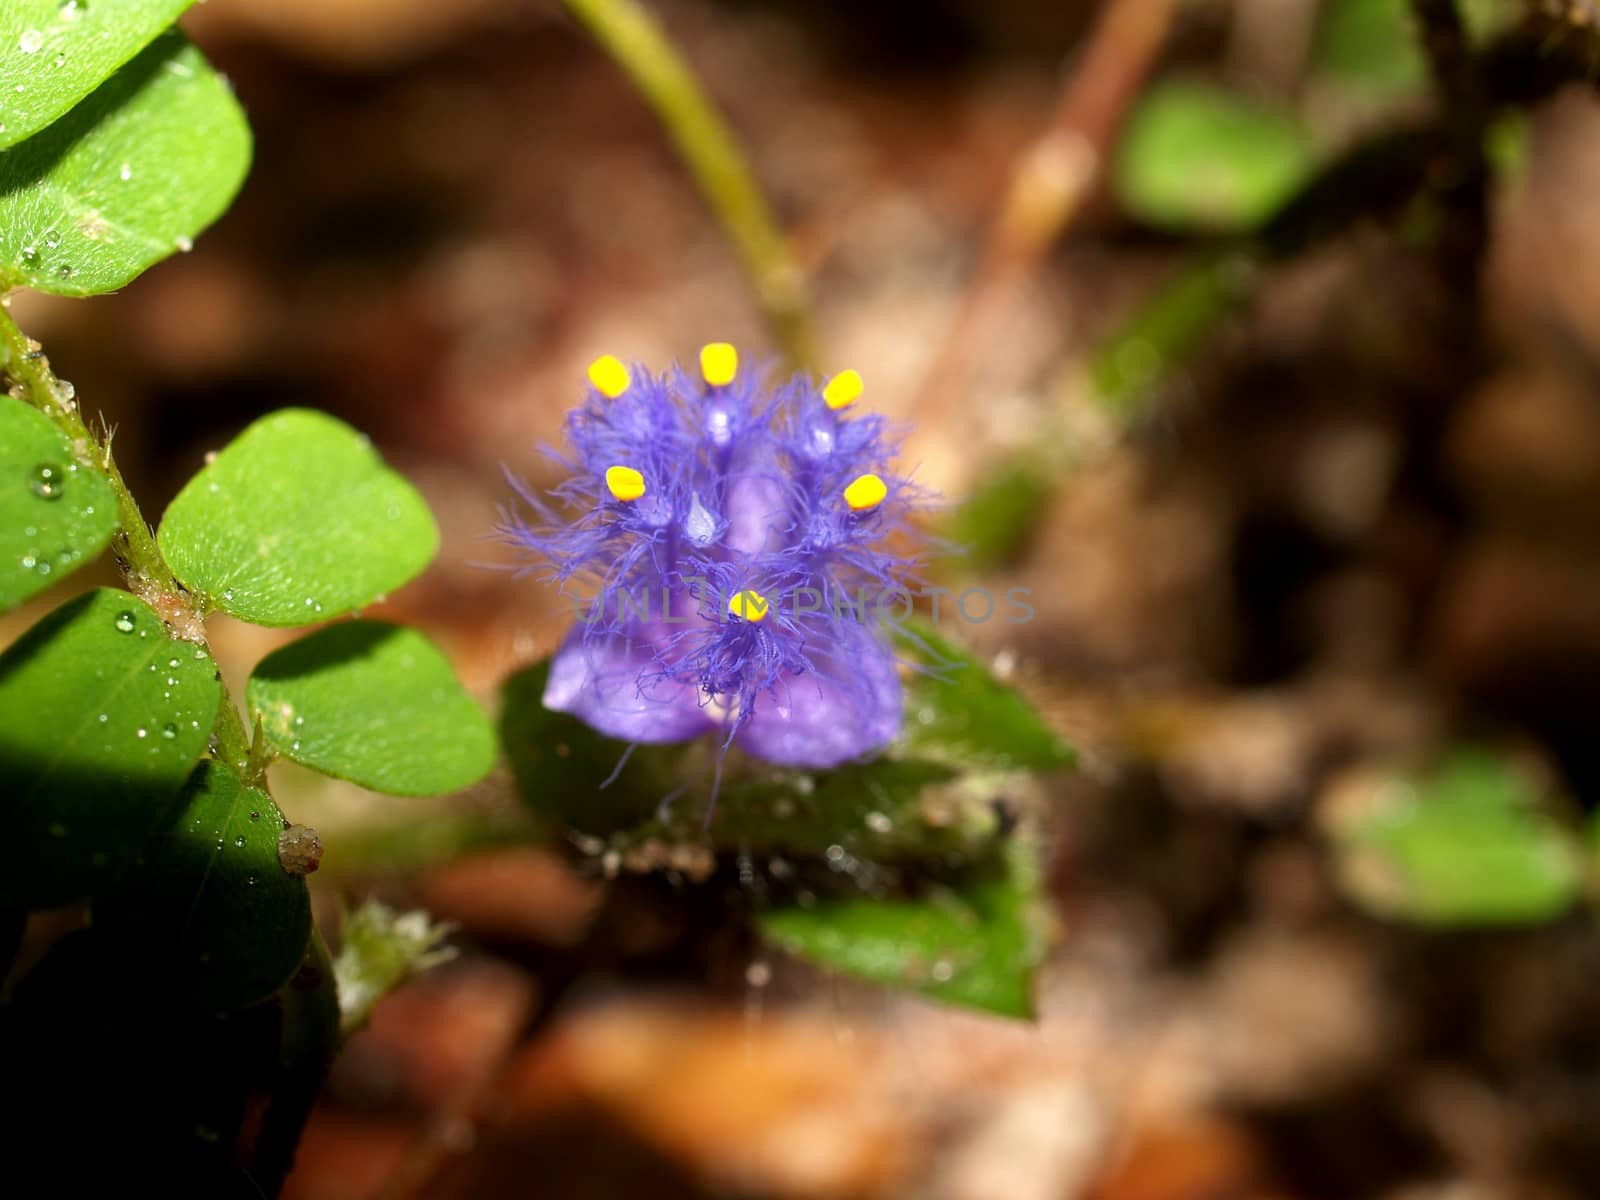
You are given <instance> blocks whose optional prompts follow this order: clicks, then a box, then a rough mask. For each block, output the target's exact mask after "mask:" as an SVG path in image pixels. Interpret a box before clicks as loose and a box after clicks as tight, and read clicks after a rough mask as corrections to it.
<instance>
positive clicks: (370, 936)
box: [333, 899, 455, 1037]
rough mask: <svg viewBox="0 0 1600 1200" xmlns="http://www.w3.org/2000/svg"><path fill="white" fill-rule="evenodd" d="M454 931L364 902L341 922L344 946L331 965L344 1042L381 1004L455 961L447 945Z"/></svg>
mask: <svg viewBox="0 0 1600 1200" xmlns="http://www.w3.org/2000/svg"><path fill="white" fill-rule="evenodd" d="M451 929H452V927H451V926H449V925H441V924H438V923H436V922H435V921H434V920H433V919H432V918H431V917H429V916H428V914H427V913H425V912H423V911H421V910H420V909H418V910H414V911H412V912H404V913H402V912H396V911H395V910H394V909H392V908H390V907H389V906H388V905H387V904H384V903H383V902H382V901H379V900H371V899H369V900H367V901H365V902H364V903H363V904H362V905H361V907H360V908H358V909H356V910H355V912H353V913H348V914H346V916H345V920H344V931H343V939H344V940H343V944H342V945H341V946H340V947H339V954H338V957H337V958H335V959H334V960H333V972H334V976H335V977H336V978H337V979H338V981H339V1025H340V1029H341V1031H342V1032H343V1033H344V1035H345V1036H346V1037H349V1036H350V1035H351V1034H352V1033H354V1032H355V1031H356V1030H358V1029H360V1028H361V1027H362V1026H363V1025H365V1024H366V1023H367V1018H368V1017H370V1016H371V1015H372V1010H373V1008H374V1007H376V1006H377V1003H378V1001H379V1000H381V999H383V998H384V996H386V995H388V994H389V993H390V992H392V991H394V989H395V988H397V987H399V986H400V985H401V984H402V983H404V982H405V981H406V980H408V979H410V978H411V977H412V976H414V975H417V974H418V973H420V972H422V971H426V970H428V969H429V968H430V967H435V966H438V965H439V964H440V963H443V962H448V961H449V960H450V959H452V958H454V957H455V948H454V947H452V946H446V945H445V944H444V939H445V938H447V937H449V936H450V932H451Z"/></svg>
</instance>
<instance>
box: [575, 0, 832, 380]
mask: <svg viewBox="0 0 1600 1200" xmlns="http://www.w3.org/2000/svg"><path fill="white" fill-rule="evenodd" d="M565 3H566V6H567V8H568V9H569V10H571V12H572V14H573V15H574V16H575V17H577V18H578V20H579V21H581V22H582V23H583V24H584V26H585V27H586V28H587V29H588V30H589V32H590V33H591V34H593V35H594V38H595V40H596V41H598V42H599V43H600V45H601V47H602V48H604V50H605V51H606V53H607V54H609V55H610V56H611V57H612V59H613V60H615V62H616V63H617V65H618V66H619V67H621V68H622V70H623V71H624V72H625V73H626V74H627V76H628V78H629V79H631V80H632V81H633V83H634V85H635V86H636V87H637V88H638V89H639V91H640V92H641V93H642V94H643V95H644V98H645V101H646V102H647V103H648V104H649V105H650V107H651V108H652V109H654V110H655V114H656V116H657V117H659V118H660V120H661V123H662V124H663V125H664V126H665V127H666V131H667V136H668V137H670V138H671V139H672V141H673V143H674V145H676V146H677V148H678V153H679V154H681V155H682V156H683V160H684V162H685V164H686V165H687V166H688V168H689V172H690V174H692V175H693V176H694V180H695V183H696V184H697V185H698V187H699V188H700V191H701V193H702V194H703V195H704V197H705V199H706V202H707V203H708V204H709V205H710V206H711V208H712V211H713V212H715V213H716V216H717V219H718V220H719V221H721V223H722V226H723V228H724V230H725V231H726V232H727V234H728V237H729V238H730V239H732V241H733V244H734V247H735V249H736V250H737V251H738V254H739V258H740V260H741V262H742V263H743V264H744V269H745V272H746V274H747V275H749V277H750V281H751V284H752V285H753V286H754V288H755V292H756V299H757V302H758V303H759V304H760V305H761V309H762V311H763V313H765V315H766V318H767V322H768V324H769V325H770V326H771V327H772V334H773V338H774V339H775V340H776V341H777V343H778V345H779V347H780V348H781V349H782V351H783V353H784V354H785V356H786V357H787V358H788V359H789V360H790V362H791V364H792V365H794V366H796V367H815V366H816V365H817V351H816V342H815V337H814V335H813V332H812V328H811V313H810V309H809V306H808V302H807V298H806V282H805V276H804V274H803V272H802V271H801V270H800V267H799V266H798V264H796V262H795V261H794V258H793V257H792V256H791V254H790V253H789V247H788V243H787V241H786V240H785V238H784V235H783V232H782V230H780V229H779V228H778V223H777V221H776V220H775V219H774V217H773V215H772V210H771V208H770V207H769V206H768V204H767V201H766V198H765V197H764V196H763V195H762V193H761V188H760V186H759V185H758V184H757V182H756V179H755V175H754V173H753V172H752V171H751V170H750V167H749V165H748V164H747V163H746V161H745V159H744V156H743V155H742V154H741V153H740V152H739V146H738V143H737V141H736V140H735V138H734V136H733V132H732V130H730V129H729V128H728V125H727V123H726V122H725V121H724V120H723V119H722V117H721V115H720V114H718V112H717V110H716V109H715V108H714V107H713V106H712V104H711V101H710V100H709V99H708V98H707V96H706V94H705V92H704V90H703V89H702V88H701V87H700V84H699V82H698V81H697V80H696V79H695V77H694V73H693V71H691V70H690V69H689V66H688V64H687V63H685V62H684V60H683V58H682V57H681V56H680V55H679V54H678V52H677V50H676V49H675V48H674V47H673V45H672V43H671V42H670V41H669V40H668V39H667V36H666V34H665V33H664V32H662V30H661V27H660V25H659V24H658V23H657V21H656V19H655V18H654V17H653V16H652V15H651V14H650V13H649V12H648V11H647V10H646V9H645V8H644V7H643V6H642V5H640V4H638V3H636V0H565Z"/></svg>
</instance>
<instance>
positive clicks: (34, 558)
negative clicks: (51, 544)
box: [22, 554, 39, 571]
mask: <svg viewBox="0 0 1600 1200" xmlns="http://www.w3.org/2000/svg"><path fill="white" fill-rule="evenodd" d="M38 565H39V556H38V555H36V554H24V555H23V556H22V569H23V570H24V571H31V570H33V569H34V567H36V566H38Z"/></svg>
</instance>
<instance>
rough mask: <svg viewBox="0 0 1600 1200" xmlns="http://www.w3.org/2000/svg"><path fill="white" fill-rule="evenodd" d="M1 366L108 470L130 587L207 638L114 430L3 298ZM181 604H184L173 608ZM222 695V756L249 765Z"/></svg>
mask: <svg viewBox="0 0 1600 1200" xmlns="http://www.w3.org/2000/svg"><path fill="white" fill-rule="evenodd" d="M0 367H3V368H4V370H5V373H6V375H7V376H8V377H9V378H10V380H11V395H12V396H13V397H14V398H16V399H18V400H21V401H22V402H24V403H26V404H30V405H32V406H33V407H34V408H36V409H38V410H39V411H40V412H42V413H43V414H44V415H45V416H47V417H48V418H50V421H51V423H52V424H54V425H55V427H56V428H57V429H59V430H60V431H61V433H62V435H63V436H64V437H65V438H66V439H67V442H68V443H69V444H70V445H71V447H72V453H73V457H75V458H76V459H77V461H78V465H79V466H82V467H85V468H87V469H88V470H91V471H95V472H98V473H99V474H101V475H104V476H105V477H106V479H107V480H108V481H109V482H110V484H111V490H112V492H114V493H115V495H116V497H117V520H118V534H117V546H116V556H117V560H118V563H119V564H120V566H121V568H122V575H123V578H124V579H125V580H126V581H127V583H128V587H129V588H130V590H132V591H133V592H134V594H135V595H137V596H139V597H140V598H141V599H144V600H147V601H148V600H149V599H151V598H152V597H154V598H156V599H157V600H158V601H159V603H158V604H157V605H156V606H155V607H157V608H158V610H160V615H161V617H162V619H163V620H164V621H167V622H168V624H172V619H173V617H174V616H180V617H181V618H182V621H181V624H182V627H183V628H184V637H185V639H186V640H188V641H192V642H195V643H196V644H198V645H201V646H204V645H205V644H206V640H205V632H204V625H203V624H202V623H201V620H200V618H201V615H202V614H201V613H199V612H198V611H196V609H195V608H194V607H193V606H192V604H191V602H190V597H189V593H188V592H187V591H185V590H184V588H183V585H182V584H180V583H179V582H178V580H177V577H176V576H174V575H173V573H172V568H171V567H169V566H168V565H167V561H166V559H164V558H163V557H162V556H161V548H160V546H158V545H157V544H156V537H155V534H154V533H153V532H152V531H151V529H150V526H149V524H148V523H147V522H146V521H145V519H144V513H143V512H141V511H140V510H139V502H138V501H137V500H135V499H134V498H133V493H132V492H130V491H129V490H128V485H127V482H126V481H125V480H124V479H123V478H122V472H121V471H120V470H119V469H118V467H117V460H116V458H115V457H113V455H112V453H111V433H110V431H109V430H107V431H106V433H105V435H104V436H103V437H96V436H95V435H94V434H93V433H91V432H90V430H89V426H88V423H87V422H85V421H84V419H83V411H82V410H81V409H80V408H79V407H78V403H77V401H76V400H75V399H74V398H73V389H72V387H71V386H70V385H69V384H66V383H64V382H63V381H62V380H60V379H59V378H57V377H56V374H55V372H54V371H52V370H51V369H50V360H49V359H48V358H46V357H45V356H44V354H43V353H42V352H41V350H40V349H39V343H38V342H36V341H34V340H33V339H32V338H30V337H28V335H27V334H25V333H23V332H22V330H21V328H19V327H18V325H17V323H16V322H15V321H13V320H12V319H11V314H10V313H9V312H8V311H6V309H5V307H4V306H3V305H0ZM174 609H176V610H177V611H174ZM219 685H220V687H221V688H222V703H221V705H220V706H219V707H218V709H217V720H216V724H215V725H214V726H213V728H212V735H213V736H214V737H215V739H216V747H217V756H218V757H219V758H221V759H222V760H223V761H224V762H226V763H228V765H230V766H232V767H233V768H234V769H236V770H238V771H240V772H244V771H247V770H248V769H249V767H250V762H251V759H250V738H249V736H248V735H247V734H246V733H245V728H244V721H243V719H242V718H241V717H240V716H239V708H238V706H237V705H236V704H234V702H233V696H232V695H231V694H230V693H229V691H228V685H227V683H226V682H223V681H220V680H219Z"/></svg>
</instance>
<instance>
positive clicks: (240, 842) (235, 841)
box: [233, 833, 244, 850]
mask: <svg viewBox="0 0 1600 1200" xmlns="http://www.w3.org/2000/svg"><path fill="white" fill-rule="evenodd" d="M233 844H234V845H235V846H237V847H238V848H239V849H241V850H243V849H244V834H242V833H241V834H240V835H239V836H238V837H236V838H234V839H233Z"/></svg>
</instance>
